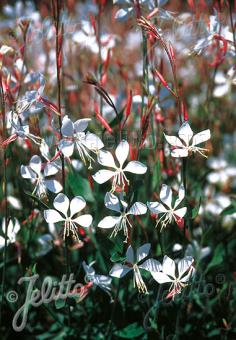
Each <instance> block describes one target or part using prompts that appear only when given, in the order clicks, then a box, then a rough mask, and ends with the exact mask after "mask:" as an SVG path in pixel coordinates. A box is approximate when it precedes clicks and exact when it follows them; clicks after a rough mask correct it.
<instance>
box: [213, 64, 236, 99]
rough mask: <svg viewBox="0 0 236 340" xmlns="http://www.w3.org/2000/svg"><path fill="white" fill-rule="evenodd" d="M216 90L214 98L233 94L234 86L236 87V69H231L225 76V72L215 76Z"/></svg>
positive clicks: (219, 72)
mask: <svg viewBox="0 0 236 340" xmlns="http://www.w3.org/2000/svg"><path fill="white" fill-rule="evenodd" d="M215 84H216V86H215V88H214V90H213V97H216V98H221V97H223V96H225V95H227V94H228V93H230V92H231V88H232V85H236V69H235V67H234V66H233V67H231V68H230V69H229V71H228V72H227V75H226V76H225V75H224V73H223V72H221V71H218V72H217V73H216V76H215Z"/></svg>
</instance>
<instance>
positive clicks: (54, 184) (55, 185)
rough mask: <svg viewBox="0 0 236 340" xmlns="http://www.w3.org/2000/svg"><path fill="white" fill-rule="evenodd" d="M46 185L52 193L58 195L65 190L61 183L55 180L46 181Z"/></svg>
mask: <svg viewBox="0 0 236 340" xmlns="http://www.w3.org/2000/svg"><path fill="white" fill-rule="evenodd" d="M44 183H45V186H46V188H47V189H48V190H50V191H51V192H54V194H58V192H60V191H62V189H63V188H62V185H61V183H59V182H58V181H56V180H55V179H46V180H45V181H44Z"/></svg>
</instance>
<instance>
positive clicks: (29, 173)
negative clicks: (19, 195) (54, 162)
mask: <svg viewBox="0 0 236 340" xmlns="http://www.w3.org/2000/svg"><path fill="white" fill-rule="evenodd" d="M20 173H21V176H22V177H23V178H27V179H35V178H37V175H36V173H35V172H34V171H33V170H32V169H31V168H30V167H29V166H28V165H21V167H20Z"/></svg>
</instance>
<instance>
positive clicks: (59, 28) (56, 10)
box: [52, 0, 71, 325]
mask: <svg viewBox="0 0 236 340" xmlns="http://www.w3.org/2000/svg"><path fill="white" fill-rule="evenodd" d="M61 9H62V1H61V0H56V3H55V2H54V0H52V10H53V16H54V21H55V22H54V23H55V28H56V69H57V107H58V111H59V113H60V115H59V116H58V122H59V127H60V138H63V135H62V131H61V128H62V112H61V84H62V82H61V80H62V79H61V73H62V49H63V29H64V27H63V24H62V25H60V12H61ZM60 158H61V164H62V185H63V192H64V193H65V192H66V182H65V159H64V155H63V154H62V153H61V155H60ZM64 253H65V261H66V274H67V276H69V274H70V260H69V249H68V240H67V238H66V239H65V247H64ZM68 316H69V325H70V323H71V315H70V306H69V305H68Z"/></svg>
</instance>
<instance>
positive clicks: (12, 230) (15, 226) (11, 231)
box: [0, 218, 20, 249]
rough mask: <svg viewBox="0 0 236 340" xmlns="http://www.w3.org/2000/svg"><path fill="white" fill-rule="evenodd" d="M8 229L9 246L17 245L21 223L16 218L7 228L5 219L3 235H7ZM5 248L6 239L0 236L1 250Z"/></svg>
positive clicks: (3, 221) (10, 221)
mask: <svg viewBox="0 0 236 340" xmlns="http://www.w3.org/2000/svg"><path fill="white" fill-rule="evenodd" d="M6 229H7V245H8V244H9V243H15V242H16V235H17V233H18V231H19V230H20V223H19V221H18V220H17V219H16V218H15V219H14V222H13V220H12V219H10V220H9V222H8V227H7V228H6V220H5V218H4V219H3V220H2V232H3V234H6ZM4 246H5V237H3V236H0V249H1V248H3V247H4Z"/></svg>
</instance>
